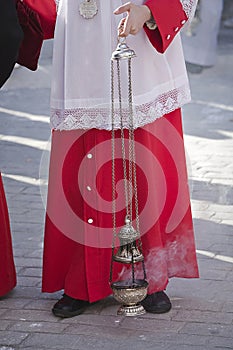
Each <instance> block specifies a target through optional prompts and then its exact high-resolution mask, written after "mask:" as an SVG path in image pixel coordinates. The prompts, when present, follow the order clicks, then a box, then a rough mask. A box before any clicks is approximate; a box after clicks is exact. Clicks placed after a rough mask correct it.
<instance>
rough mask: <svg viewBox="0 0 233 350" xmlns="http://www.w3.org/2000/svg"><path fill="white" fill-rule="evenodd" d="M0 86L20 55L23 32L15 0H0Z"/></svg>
mask: <svg viewBox="0 0 233 350" xmlns="http://www.w3.org/2000/svg"><path fill="white" fill-rule="evenodd" d="M0 9H1V10H0V88H1V87H2V86H3V84H4V83H5V82H6V81H7V79H8V78H9V76H10V74H11V72H12V70H13V68H14V65H15V62H16V60H17V56H18V50H19V47H20V43H21V41H22V39H23V32H22V29H21V26H20V24H19V21H18V16H17V12H16V8H15V0H0Z"/></svg>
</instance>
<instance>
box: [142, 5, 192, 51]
mask: <svg viewBox="0 0 233 350" xmlns="http://www.w3.org/2000/svg"><path fill="white" fill-rule="evenodd" d="M144 5H146V6H148V7H149V9H150V10H151V13H152V15H153V17H154V19H155V22H156V24H157V28H156V29H155V30H150V29H149V28H147V26H146V25H145V26H144V29H145V32H146V34H147V36H148V38H149V40H150V42H151V44H152V45H153V46H154V48H155V49H156V50H157V51H158V52H160V53H163V52H165V51H166V49H167V47H168V46H169V45H170V43H171V42H172V40H173V38H174V37H175V36H176V34H177V33H179V31H180V29H181V28H182V27H183V25H184V24H185V23H186V22H187V20H188V17H187V15H186V13H185V12H184V10H183V7H182V4H181V1H180V0H147V1H146V2H145V3H144Z"/></svg>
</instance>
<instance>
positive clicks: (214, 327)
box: [180, 322, 233, 339]
mask: <svg viewBox="0 0 233 350" xmlns="http://www.w3.org/2000/svg"><path fill="white" fill-rule="evenodd" d="M180 333H187V334H196V335H209V336H212V335H213V336H221V337H225V338H231V339H232V338H233V332H232V325H229V326H228V325H223V324H214V323H212V324H211V323H209V322H208V323H197V322H189V323H187V324H185V325H184V327H183V328H182V329H181V330H180Z"/></svg>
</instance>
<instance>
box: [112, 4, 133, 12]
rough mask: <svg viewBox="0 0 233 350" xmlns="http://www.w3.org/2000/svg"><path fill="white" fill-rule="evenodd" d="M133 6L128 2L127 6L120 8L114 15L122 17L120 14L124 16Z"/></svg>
mask: <svg viewBox="0 0 233 350" xmlns="http://www.w3.org/2000/svg"><path fill="white" fill-rule="evenodd" d="M131 6H132V5H131V3H130V2H127V3H126V4H124V5H122V6H119V7H118V8H117V9H116V10H115V11H114V12H113V13H114V14H115V15H120V14H122V13H124V12H128V11H130V9H131Z"/></svg>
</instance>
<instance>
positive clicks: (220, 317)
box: [173, 310, 233, 325]
mask: <svg viewBox="0 0 233 350" xmlns="http://www.w3.org/2000/svg"><path fill="white" fill-rule="evenodd" d="M173 320H174V321H189V322H206V323H211V324H212V323H217V324H226V325H227V324H232V321H233V315H232V314H226V313H223V312H210V311H202V310H191V311H188V310H182V311H180V312H178V313H177V314H176V315H175V316H174V317H173Z"/></svg>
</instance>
